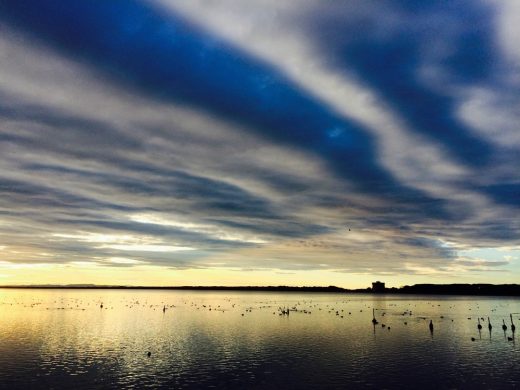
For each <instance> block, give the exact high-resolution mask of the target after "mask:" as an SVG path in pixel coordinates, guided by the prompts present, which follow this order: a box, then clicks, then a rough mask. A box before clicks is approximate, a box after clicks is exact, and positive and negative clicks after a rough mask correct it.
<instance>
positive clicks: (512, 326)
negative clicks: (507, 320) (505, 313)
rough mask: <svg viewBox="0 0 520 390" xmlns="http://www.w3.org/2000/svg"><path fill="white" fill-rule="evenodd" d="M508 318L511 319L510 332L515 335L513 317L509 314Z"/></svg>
mask: <svg viewBox="0 0 520 390" xmlns="http://www.w3.org/2000/svg"><path fill="white" fill-rule="evenodd" d="M509 317H511V331H512V332H513V333H515V330H516V327H515V324H513V315H512V314H509Z"/></svg>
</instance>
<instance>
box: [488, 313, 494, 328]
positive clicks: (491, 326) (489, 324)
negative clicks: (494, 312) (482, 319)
mask: <svg viewBox="0 0 520 390" xmlns="http://www.w3.org/2000/svg"><path fill="white" fill-rule="evenodd" d="M488 329H489V331H490V332H491V329H493V325H491V322H490V321H489V317H488Z"/></svg>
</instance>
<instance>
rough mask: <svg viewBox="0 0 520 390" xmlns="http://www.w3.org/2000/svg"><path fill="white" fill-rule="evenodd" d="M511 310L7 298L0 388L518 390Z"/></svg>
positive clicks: (254, 296) (15, 294) (276, 300)
mask: <svg viewBox="0 0 520 390" xmlns="http://www.w3.org/2000/svg"><path fill="white" fill-rule="evenodd" d="M101 304H103V308H101V307H100V306H101ZM164 306H166V307H167V309H166V310H165V311H163V307H164ZM279 307H282V308H283V307H286V308H288V307H290V308H294V310H292V311H290V314H289V316H287V315H285V316H283V315H279V310H278V309H279ZM372 309H375V314H376V317H377V319H378V321H379V324H378V325H376V326H375V327H374V326H373V325H372V322H371V320H372ZM510 313H517V314H513V320H514V321H515V322H516V323H517V326H520V314H518V313H520V299H516V298H502V297H499V298H482V297H479V298H473V297H438V296H435V297H434V296H396V295H389V296H385V295H382V296H374V295H345V294H310V293H309V294H301V293H250V292H200V291H197V292H195V291H154V290H11V289H5V290H2V289H0V387H2V388H6V389H17V388H24V389H25V388H45V389H47V388H55V389H68V388H72V387H73V388H76V389H81V388H85V389H90V388H237V389H251V388H289V389H291V388H294V389H304V388H410V389H412V388H413V389H415V388H418V387H422V388H493V389H496V388H517V387H520V353H519V352H520V348H519V343H520V340H515V339H514V338H513V340H512V341H510V340H508V337H512V336H513V334H512V333H511V320H510V316H509V314H510ZM488 316H489V318H490V321H491V324H492V325H493V329H492V331H491V332H489V330H488V321H487V317H488ZM480 317H482V318H484V320H483V321H482V320H481V324H482V331H481V332H480V334H479V331H478V329H477V318H480ZM430 319H432V320H433V324H434V331H433V334H432V333H430V331H429V328H428V324H429V321H430ZM502 320H505V323H506V325H507V327H508V329H507V331H506V332H504V331H503V330H502ZM382 324H384V325H385V327H382ZM518 330H519V331H520V328H519V329H518ZM517 333H518V332H517ZM471 338H474V339H475V341H472V340H471ZM148 352H151V356H150V357H148Z"/></svg>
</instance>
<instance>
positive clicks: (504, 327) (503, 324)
mask: <svg viewBox="0 0 520 390" xmlns="http://www.w3.org/2000/svg"><path fill="white" fill-rule="evenodd" d="M502 330H503V331H504V332H505V331H506V330H507V325H506V323H505V321H504V319H502Z"/></svg>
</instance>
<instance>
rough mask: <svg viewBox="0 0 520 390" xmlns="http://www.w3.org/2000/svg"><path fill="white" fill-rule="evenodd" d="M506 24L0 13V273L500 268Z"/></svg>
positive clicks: (185, 6) (514, 185) (359, 12)
mask: <svg viewBox="0 0 520 390" xmlns="http://www.w3.org/2000/svg"><path fill="white" fill-rule="evenodd" d="M506 6H507V4H506V3H504V4H502V3H495V2H468V1H456V2H454V3H453V4H452V5H450V6H447V5H446V4H435V5H432V4H424V3H423V2H387V1H377V2H376V1H366V2H363V3H362V4H361V3H348V2H347V3H345V2H342V3H327V4H326V5H325V4H323V2H318V1H311V0H306V1H303V2H301V3H300V4H298V5H295V4H290V3H283V2H274V1H268V2H264V1H263V2H256V1H252V2H247V4H246V3H244V2H240V1H235V0H223V1H219V2H210V3H208V2H205V1H197V0H193V1H189V2H184V1H180V2H170V1H156V2H140V1H125V2H123V1H114V2H94V3H89V2H82V1H72V2H67V3H60V2H53V1H46V0H43V1H40V2H38V4H34V3H33V2H31V4H29V2H27V1H24V0H20V1H17V2H9V3H6V2H4V3H1V4H0V29H1V31H2V34H1V36H0V60H1V62H2V68H1V69H0V97H1V103H0V125H1V126H0V153H1V155H2V159H1V160H0V237H1V241H0V245H1V248H2V252H1V254H2V259H3V260H4V261H8V262H11V263H12V264H38V263H41V264H48V263H56V264H66V263H70V264H79V263H85V262H89V261H90V262H93V263H95V264H101V265H102V266H103V267H105V266H113V267H133V266H140V265H142V264H149V265H158V266H161V267H171V268H178V269H189V268H212V267H213V268H214V267H233V268H234V269H274V270H277V271H276V272H287V271H288V270H289V271H290V272H292V271H295V270H300V271H301V270H321V269H327V270H333V271H336V272H344V273H359V274H368V273H376V274H382V275H385V274H393V275H398V274H400V273H405V274H416V275H427V274H435V273H438V274H446V273H449V272H461V273H464V272H466V271H468V270H472V269H474V270H477V269H478V270H482V269H491V268H493V269H494V268H500V267H504V268H507V267H510V269H514V267H515V266H516V265H515V262H514V261H511V262H503V261H490V260H486V259H481V261H480V262H476V261H473V260H472V261H469V260H467V259H463V258H462V257H460V258H459V256H458V252H459V251H462V250H465V249H466V248H468V247H478V248H484V247H490V248H492V247H503V246H506V245H510V246H513V247H515V246H518V245H519V238H520V224H519V222H518V221H517V219H516V218H514V216H515V213H517V211H518V205H519V204H520V203H519V201H518V200H519V199H518V194H519V191H520V187H519V186H520V184H519V183H520V176H519V173H518V172H517V168H516V167H517V166H518V163H520V161H518V159H519V157H518V156H520V154H519V153H518V142H517V141H518V140H517V138H518V137H517V136H516V127H515V123H516V122H518V121H517V120H516V119H517V117H518V107H517V106H518V104H517V103H518V99H517V96H518V85H519V84H518V83H516V84H515V81H514V80H515V77H517V74H516V73H515V72H517V71H516V70H515V67H514V66H513V65H512V64H514V61H515V58H516V57H515V49H514V45H513V44H511V38H510V36H511V34H514V26H513V27H511V26H512V25H513V24H514V23H513V24H512V22H511V20H512V19H514V18H513V16H510V17H507V15H506V14H505V11H504V10H505V9H506V8H504V7H506ZM497 42H498V43H497ZM348 229H351V230H348ZM96 237H97V238H99V240H102V241H99V240H98V241H96V239H95V238H96ZM114 237H115V239H114V240H112V241H110V240H111V238H114ZM107 240H108V241H107ZM180 249H183V250H180ZM188 249H189V250H188ZM130 254H131V256H130ZM114 259H115V260H114ZM125 259H126V260H125ZM324 264H325V265H324ZM291 270H292V271H291ZM468 272H469V271H468Z"/></svg>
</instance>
